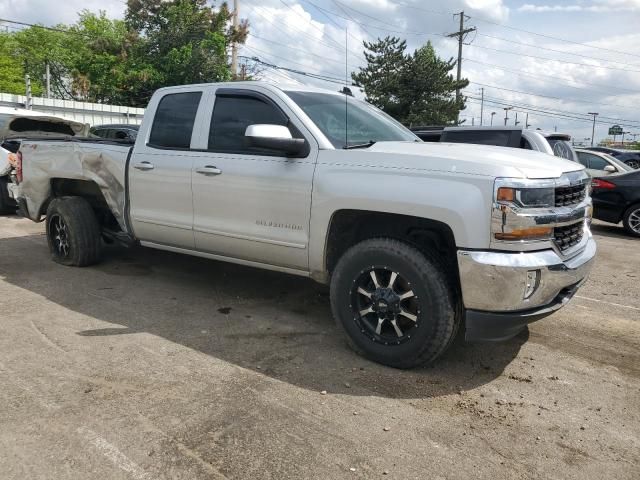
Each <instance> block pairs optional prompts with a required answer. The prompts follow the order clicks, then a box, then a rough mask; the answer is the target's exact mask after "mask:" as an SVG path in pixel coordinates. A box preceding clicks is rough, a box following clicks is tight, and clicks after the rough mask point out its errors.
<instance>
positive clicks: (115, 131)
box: [90, 124, 140, 143]
mask: <svg viewBox="0 0 640 480" xmlns="http://www.w3.org/2000/svg"><path fill="white" fill-rule="evenodd" d="M139 129H140V125H127V124H113V125H96V126H94V127H91V130H90V133H91V134H92V135H96V136H98V137H101V138H108V139H111V140H128V141H130V142H131V143H133V142H135V141H136V138H137V137H138V130H139Z"/></svg>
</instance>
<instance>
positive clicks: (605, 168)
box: [576, 148, 634, 177]
mask: <svg viewBox="0 0 640 480" xmlns="http://www.w3.org/2000/svg"><path fill="white" fill-rule="evenodd" d="M576 154H577V155H578V161H579V162H580V163H581V164H582V165H584V166H585V168H586V169H587V172H588V173H589V175H591V176H592V177H602V176H605V175H611V174H613V173H625V172H632V171H633V170H634V169H633V168H631V167H630V166H629V165H627V164H626V163H624V162H621V161H620V160H618V159H617V158H615V157H612V156H611V155H609V154H607V153H602V152H593V151H590V150H585V149H582V148H577V149H576Z"/></svg>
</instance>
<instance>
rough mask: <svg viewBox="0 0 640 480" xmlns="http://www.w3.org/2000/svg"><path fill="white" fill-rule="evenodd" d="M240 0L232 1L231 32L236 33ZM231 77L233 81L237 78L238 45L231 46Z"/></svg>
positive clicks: (234, 43)
mask: <svg viewBox="0 0 640 480" xmlns="http://www.w3.org/2000/svg"><path fill="white" fill-rule="evenodd" d="M239 8H240V0H233V30H234V32H237V31H238V9H239ZM231 77H232V78H233V79H234V80H235V79H236V78H237V77H238V43H237V42H233V43H232V44H231Z"/></svg>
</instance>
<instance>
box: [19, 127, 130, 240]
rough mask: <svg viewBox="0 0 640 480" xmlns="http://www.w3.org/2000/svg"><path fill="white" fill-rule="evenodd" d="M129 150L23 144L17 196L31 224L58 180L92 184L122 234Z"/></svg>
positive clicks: (100, 145)
mask: <svg viewBox="0 0 640 480" xmlns="http://www.w3.org/2000/svg"><path fill="white" fill-rule="evenodd" d="M130 150H131V147H130V146H126V145H116V144H111V143H96V142H91V143H89V142H76V141H54V140H51V141H46V140H44V141H43V140H38V141H25V142H23V144H22V147H21V153H22V155H23V163H22V168H23V175H24V181H23V182H22V183H21V184H20V192H21V193H20V196H21V197H22V198H23V199H24V200H25V201H26V204H27V209H28V215H29V218H31V220H34V221H40V219H41V217H42V215H43V214H44V213H45V212H44V209H45V208H46V203H47V201H48V200H49V198H50V197H51V194H52V192H51V188H52V181H53V180H55V179H57V178H60V179H70V180H84V181H89V182H94V183H95V184H96V185H97V186H98V188H99V189H100V191H101V192H102V195H103V197H104V199H105V201H106V203H107V205H108V206H109V208H110V210H111V212H112V213H113V216H114V217H115V218H116V220H117V222H118V224H119V225H120V228H121V229H122V231H123V232H126V233H130V232H129V231H128V229H127V225H126V221H125V205H126V190H125V179H126V165H127V157H128V155H129V151H130Z"/></svg>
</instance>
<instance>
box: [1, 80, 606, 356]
mask: <svg viewBox="0 0 640 480" xmlns="http://www.w3.org/2000/svg"><path fill="white" fill-rule="evenodd" d="M16 182H17V183H16V184H15V185H12V187H11V192H12V195H13V196H14V197H15V198H16V199H17V201H18V204H19V205H20V209H21V211H22V213H23V214H24V215H25V216H27V217H29V218H30V219H32V220H34V221H41V220H43V219H44V221H45V222H46V232H47V238H48V243H49V249H50V251H51V255H52V258H53V260H54V261H56V262H59V263H61V264H63V265H74V266H86V265H91V264H93V263H95V262H98V261H99V259H100V251H101V248H102V245H103V241H104V239H117V240H119V241H122V242H125V243H138V244H140V245H142V246H146V247H152V248H158V249H161V250H169V251H172V252H180V253H185V254H189V255H196V256H200V257H204V258H208V259H214V260H223V261H228V262H234V263H239V264H243V265H249V266H254V267H259V268H266V269H271V270H277V271H280V272H285V273H289V274H295V275H300V276H304V277H310V278H312V279H314V280H316V281H318V282H321V283H325V284H329V286H330V301H331V307H332V311H333V315H334V317H335V320H336V322H337V324H338V326H339V327H340V329H342V330H343V331H344V333H345V334H346V338H347V339H348V341H349V343H350V344H351V346H352V347H353V348H354V349H355V350H356V351H357V352H359V353H361V354H363V355H365V356H366V357H368V358H370V359H372V360H375V361H377V362H380V363H383V364H386V365H390V366H393V367H399V368H408V367H412V366H415V365H418V364H422V363H426V362H432V361H433V360H435V359H436V358H437V357H438V356H440V355H441V354H442V353H443V352H444V351H445V350H446V349H447V347H448V346H449V345H450V344H451V343H452V341H453V339H454V337H455V336H456V334H457V332H458V331H459V330H461V329H464V335H465V337H466V338H467V339H468V340H500V339H506V338H510V337H512V336H514V335H516V334H517V333H518V332H519V331H521V330H522V329H523V328H525V326H526V325H527V324H528V323H529V322H532V321H534V320H537V319H539V318H542V317H544V316H546V315H549V314H551V313H552V312H554V311H555V310H557V309H559V308H560V307H562V306H563V305H565V304H566V303H567V301H568V300H569V299H570V298H571V297H572V296H573V295H574V293H575V292H576V290H577V289H578V287H579V286H580V285H581V284H582V283H583V282H584V281H585V279H586V277H587V274H588V272H589V269H590V267H591V265H592V260H593V258H594V256H595V252H596V245H595V242H594V240H593V238H592V235H591V232H590V230H589V219H590V215H591V198H590V191H589V189H590V181H589V177H588V175H587V174H586V173H585V171H584V167H583V166H582V165H580V164H578V163H576V162H570V161H566V160H562V159H558V158H556V157H552V156H551V155H546V154H542V153H538V152H533V151H527V150H515V149H508V148H499V147H492V146H477V145H464V144H445V143H424V142H422V141H420V140H419V139H418V138H417V137H416V136H415V135H414V134H413V133H411V132H410V131H409V130H408V129H406V128H405V127H403V126H402V125H400V124H399V123H397V122H396V121H394V120H392V119H391V118H390V117H388V116H387V115H386V114H384V113H383V112H381V111H380V110H378V109H376V108H374V107H372V106H370V105H368V104H367V103H365V102H363V101H360V100H357V99H354V98H352V97H350V96H347V95H344V94H341V93H336V92H330V91H325V90H319V89H312V88H307V87H290V88H278V87H277V86H274V85H269V84H265V83H261V82H237V83H227V84H225V83H220V84H206V85H192V86H180V87H171V88H164V89H161V90H158V91H157V92H156V93H155V94H154V95H153V97H152V99H151V101H150V104H149V106H148V109H147V112H146V114H145V117H144V120H143V123H142V125H141V128H140V131H139V135H138V137H137V140H136V142H135V144H134V145H133V146H131V145H126V144H121V143H118V142H117V141H109V140H95V139H85V140H82V139H75V138H66V139H64V140H49V141H47V140H40V141H26V142H24V143H23V144H22V147H21V149H20V156H19V162H18V164H17V166H16ZM210 265H211V268H216V267H215V265H216V264H215V263H211V264H210Z"/></svg>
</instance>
